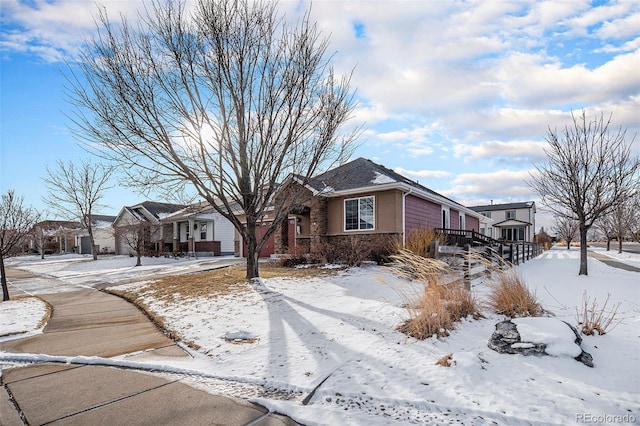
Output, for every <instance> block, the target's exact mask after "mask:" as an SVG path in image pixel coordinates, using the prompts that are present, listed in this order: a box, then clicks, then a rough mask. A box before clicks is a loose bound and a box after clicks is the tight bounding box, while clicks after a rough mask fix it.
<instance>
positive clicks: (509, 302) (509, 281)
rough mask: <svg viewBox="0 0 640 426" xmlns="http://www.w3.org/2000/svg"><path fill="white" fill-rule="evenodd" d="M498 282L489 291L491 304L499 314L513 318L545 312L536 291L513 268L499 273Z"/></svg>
mask: <svg viewBox="0 0 640 426" xmlns="http://www.w3.org/2000/svg"><path fill="white" fill-rule="evenodd" d="M496 280H497V283H495V284H494V285H492V287H491V291H490V292H489V298H488V299H489V306H490V307H491V308H492V309H493V310H494V311H495V312H496V313H498V314H503V315H506V316H508V317H511V318H516V317H529V316H533V317H535V316H539V315H542V313H544V309H542V305H540V303H539V302H538V298H537V297H536V295H535V293H532V292H531V290H529V288H528V287H527V285H526V284H525V283H524V280H523V278H522V277H521V276H520V275H519V274H518V273H517V272H514V271H513V270H510V271H503V272H500V273H499V274H498V275H497V279H496Z"/></svg>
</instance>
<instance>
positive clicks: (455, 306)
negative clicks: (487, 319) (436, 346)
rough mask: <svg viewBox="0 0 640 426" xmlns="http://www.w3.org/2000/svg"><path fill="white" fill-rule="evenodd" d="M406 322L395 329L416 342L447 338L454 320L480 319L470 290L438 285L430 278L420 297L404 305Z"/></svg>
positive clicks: (438, 283) (450, 285)
mask: <svg viewBox="0 0 640 426" xmlns="http://www.w3.org/2000/svg"><path fill="white" fill-rule="evenodd" d="M408 310H409V319H408V320H407V321H405V322H404V323H403V324H402V325H401V326H400V327H399V328H398V330H399V331H401V332H403V333H405V334H407V335H408V336H411V337H414V338H416V339H420V340H424V339H427V338H429V337H431V336H433V335H436V336H438V337H445V336H448V335H449V331H450V330H452V329H453V328H454V326H455V323H456V322H457V321H460V320H462V319H463V318H466V317H468V316H470V315H471V316H473V317H474V318H478V317H479V316H480V314H479V309H478V304H477V301H476V299H475V297H474V296H473V295H472V294H471V292H470V291H468V290H466V289H465V288H463V287H462V286H460V285H458V284H455V283H453V284H442V283H440V281H439V280H438V279H437V278H432V279H431V280H430V281H429V282H428V284H426V285H425V286H424V290H423V292H422V294H421V296H420V298H419V299H418V300H417V301H415V302H413V303H410V304H409V305H408Z"/></svg>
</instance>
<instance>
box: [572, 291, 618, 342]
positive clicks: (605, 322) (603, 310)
mask: <svg viewBox="0 0 640 426" xmlns="http://www.w3.org/2000/svg"><path fill="white" fill-rule="evenodd" d="M610 297H611V294H610V293H609V294H607V298H606V300H605V301H604V304H603V305H602V307H599V306H598V302H597V301H596V299H595V298H594V299H593V301H591V300H590V298H589V296H587V292H586V291H585V292H584V293H583V295H582V305H581V306H580V310H578V308H577V307H576V320H577V321H578V328H579V329H580V330H581V331H582V333H583V334H585V335H587V336H593V335H596V334H597V335H603V334H607V332H608V331H611V330H613V329H614V328H615V326H616V325H618V323H619V321H617V322H614V321H615V319H616V315H617V314H618V308H619V307H620V303H618V304H616V305H615V306H614V307H613V309H611V310H610V311H607V304H608V303H609V298H610Z"/></svg>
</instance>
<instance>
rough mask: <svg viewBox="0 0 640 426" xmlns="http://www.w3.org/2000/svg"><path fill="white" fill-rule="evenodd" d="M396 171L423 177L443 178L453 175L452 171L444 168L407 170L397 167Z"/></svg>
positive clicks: (409, 175) (408, 175)
mask: <svg viewBox="0 0 640 426" xmlns="http://www.w3.org/2000/svg"><path fill="white" fill-rule="evenodd" d="M395 172H396V173H399V174H401V175H403V176H407V177H416V178H421V179H442V178H448V177H450V176H451V172H448V171H444V170H407V169H403V168H402V167H396V169H395Z"/></svg>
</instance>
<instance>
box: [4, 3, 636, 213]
mask: <svg viewBox="0 0 640 426" xmlns="http://www.w3.org/2000/svg"><path fill="white" fill-rule="evenodd" d="M101 4H103V5H104V6H105V7H106V8H107V10H108V11H109V14H110V16H112V17H113V16H117V14H118V13H119V12H123V13H126V14H128V16H130V17H135V11H136V8H137V7H139V6H140V4H141V2H139V1H133V0H131V1H126V0H117V1H102V2H101ZM279 5H280V8H281V9H282V11H283V13H286V14H287V16H288V17H289V18H291V19H294V18H295V17H296V16H297V14H299V13H300V11H301V10H303V9H304V6H306V5H307V3H306V2H304V1H302V2H293V1H281V2H280V4H279ZM96 10H97V9H96V5H95V4H94V3H92V2H89V1H79V0H78V1H63V0H49V1H42V0H31V1H24V2H21V1H16V0H0V14H1V25H2V27H1V29H0V55H1V68H0V72H1V94H0V96H1V117H0V118H1V123H0V124H1V126H0V143H1V147H0V161H1V163H0V167H1V169H0V189H1V190H2V192H3V193H4V192H6V191H7V190H8V189H15V190H16V191H17V192H18V193H19V194H22V195H24V196H25V199H26V201H27V202H28V203H29V204H32V205H33V206H34V207H37V208H44V204H43V203H42V197H43V196H44V195H45V194H46V190H45V188H44V185H43V183H42V181H41V178H42V177H43V176H44V175H45V167H46V166H47V165H54V164H55V162H56V160H58V159H60V160H63V161H77V160H80V159H82V158H84V157H87V156H88V154H86V153H85V152H84V150H83V149H82V148H81V147H80V146H79V145H78V144H77V142H76V141H75V140H74V138H73V137H72V135H71V134H70V131H69V130H68V126H69V125H70V122H69V119H68V118H67V117H66V115H65V114H67V113H68V112H69V111H70V106H69V104H68V103H67V101H66V100H65V94H64V83H65V80H64V76H63V74H62V73H61V71H60V70H64V69H65V68H66V65H65V62H69V63H73V61H74V59H75V58H76V54H77V49H78V46H79V44H80V43H81V41H82V39H83V38H84V37H87V36H91V34H92V31H93V28H94V24H93V16H94V15H95V13H96ZM312 18H313V19H314V20H316V21H317V22H318V25H319V27H320V29H321V30H322V31H323V33H324V34H325V35H330V40H331V48H330V50H332V51H335V52H336V55H335V57H334V65H335V67H336V69H337V70H338V71H339V72H343V73H346V72H349V71H350V70H351V69H353V68H354V67H355V71H354V73H353V79H352V84H353V86H354V87H355V88H357V93H358V98H359V101H360V104H359V107H358V110H357V112H356V116H355V117H354V119H353V120H352V122H351V124H352V125H357V124H364V129H365V131H364V134H363V135H362V137H361V139H360V145H359V148H358V149H357V151H356V153H355V156H356V157H358V156H362V157H367V158H370V159H372V160H373V161H376V162H378V163H380V164H383V165H385V166H387V167H389V168H392V169H395V170H396V171H398V172H400V173H402V174H404V175H406V176H407V177H410V178H413V179H416V180H418V181H419V182H420V183H421V184H423V185H425V186H427V187H429V188H431V189H433V190H435V191H438V192H440V193H442V194H444V195H447V196H449V197H451V198H453V199H455V200H456V201H458V202H461V203H463V204H465V205H468V206H471V205H478V204H488V203H490V202H491V200H493V201H494V202H496V203H501V202H513V201H527V200H536V199H537V196H536V195H535V194H534V193H533V192H532V191H531V189H530V188H529V187H528V186H527V185H526V182H525V180H526V179H527V178H528V177H529V174H530V173H531V172H533V170H534V168H533V164H534V163H536V162H542V161H544V158H545V157H544V153H543V148H544V146H545V145H544V141H543V136H544V135H545V133H546V129H547V126H551V127H552V128H561V127H563V126H564V125H565V124H567V123H568V120H569V113H570V111H571V110H572V109H573V110H580V109H585V110H586V111H587V114H588V115H589V116H590V117H593V116H595V115H596V114H600V113H601V112H604V113H605V114H607V115H608V114H609V113H613V122H614V125H615V126H616V128H617V127H618V126H622V127H625V128H628V135H629V136H632V135H633V134H635V133H638V130H640V2H638V1H620V2H602V1H598V2H589V1H579V0H571V1H559V2H558V1H556V2H547V1H539V2H534V1H526V0H518V1H455V2H454V1H323V0H319V1H315V2H314V3H313V8H312ZM639 144H640V142H638V141H636V142H635V150H636V152H638V151H640V148H638V145H639ZM114 184H117V182H114ZM144 199H145V197H144V196H142V195H140V194H136V193H134V192H133V191H132V190H129V189H121V188H119V187H118V186H117V185H116V187H115V188H113V189H111V190H110V191H109V192H108V196H107V198H106V199H105V202H106V204H108V205H109V207H108V208H105V209H103V213H107V214H109V213H111V214H115V213H117V211H118V210H119V209H120V207H122V206H123V205H129V204H134V203H136V202H139V201H142V200H144ZM159 201H161V200H159ZM541 223H543V224H544V223H545V222H544V221H542V222H541Z"/></svg>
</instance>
